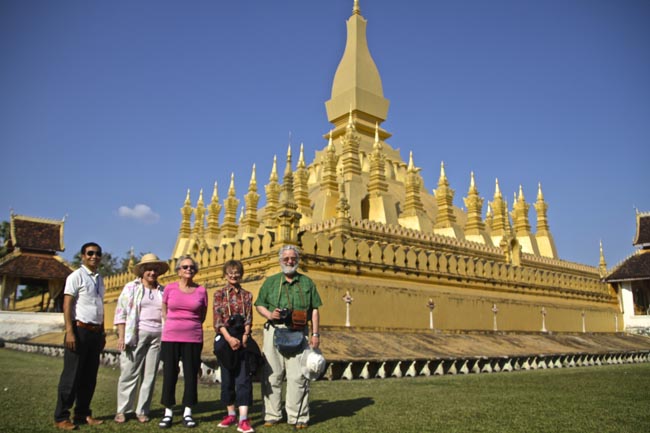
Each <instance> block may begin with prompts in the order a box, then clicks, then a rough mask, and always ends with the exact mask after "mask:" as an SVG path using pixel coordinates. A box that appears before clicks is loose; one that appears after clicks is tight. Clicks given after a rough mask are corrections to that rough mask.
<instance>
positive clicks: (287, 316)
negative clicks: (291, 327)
mask: <svg viewBox="0 0 650 433" xmlns="http://www.w3.org/2000/svg"><path fill="white" fill-rule="evenodd" d="M289 320H291V310H290V309H288V308H282V309H281V310H280V322H284V323H288V322H289Z"/></svg>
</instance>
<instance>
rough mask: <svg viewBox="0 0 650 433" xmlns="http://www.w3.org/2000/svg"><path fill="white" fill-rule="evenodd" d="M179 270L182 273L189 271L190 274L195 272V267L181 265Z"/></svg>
mask: <svg viewBox="0 0 650 433" xmlns="http://www.w3.org/2000/svg"><path fill="white" fill-rule="evenodd" d="M181 269H182V270H184V271H187V270H190V271H192V272H196V266H194V265H182V266H181Z"/></svg>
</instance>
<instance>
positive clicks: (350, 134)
mask: <svg viewBox="0 0 650 433" xmlns="http://www.w3.org/2000/svg"><path fill="white" fill-rule="evenodd" d="M359 143H360V141H359V134H357V129H356V127H355V126H354V120H353V118H352V110H350V113H349V120H348V124H347V127H346V130H345V135H344V136H343V150H342V152H341V163H342V165H343V177H344V179H345V180H350V179H351V178H352V177H353V176H356V175H359V174H361V163H360V161H359ZM341 180H343V179H341Z"/></svg>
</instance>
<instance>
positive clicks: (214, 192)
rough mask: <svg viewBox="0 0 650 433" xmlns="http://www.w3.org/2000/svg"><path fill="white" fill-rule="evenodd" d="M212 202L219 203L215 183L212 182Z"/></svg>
mask: <svg viewBox="0 0 650 433" xmlns="http://www.w3.org/2000/svg"><path fill="white" fill-rule="evenodd" d="M212 201H213V202H218V201H219V193H218V192H217V181H216V180H215V181H214V189H213V190H212Z"/></svg>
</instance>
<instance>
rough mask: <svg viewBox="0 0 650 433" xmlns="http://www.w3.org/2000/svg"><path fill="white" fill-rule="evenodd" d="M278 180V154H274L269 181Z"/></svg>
mask: <svg viewBox="0 0 650 433" xmlns="http://www.w3.org/2000/svg"><path fill="white" fill-rule="evenodd" d="M277 181H278V156H277V155H273V167H272V168H271V175H270V176H269V182H277Z"/></svg>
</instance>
